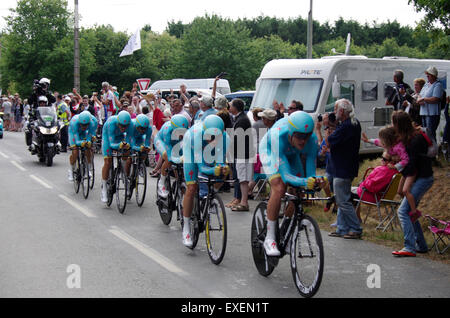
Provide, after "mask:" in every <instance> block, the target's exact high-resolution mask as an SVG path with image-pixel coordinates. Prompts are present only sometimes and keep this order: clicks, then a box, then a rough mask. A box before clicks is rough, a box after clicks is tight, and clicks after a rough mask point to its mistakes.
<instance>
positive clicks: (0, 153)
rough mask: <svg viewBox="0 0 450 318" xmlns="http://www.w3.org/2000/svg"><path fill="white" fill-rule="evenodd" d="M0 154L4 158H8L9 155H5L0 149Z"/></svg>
mask: <svg viewBox="0 0 450 318" xmlns="http://www.w3.org/2000/svg"><path fill="white" fill-rule="evenodd" d="M0 156H2V157H3V158H5V159H9V156H7V155H5V154H4V153H3V152H1V151H0Z"/></svg>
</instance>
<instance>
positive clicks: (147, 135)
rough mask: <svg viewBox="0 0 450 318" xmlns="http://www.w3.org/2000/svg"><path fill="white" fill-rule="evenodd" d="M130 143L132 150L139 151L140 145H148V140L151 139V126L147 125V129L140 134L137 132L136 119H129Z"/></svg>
mask: <svg viewBox="0 0 450 318" xmlns="http://www.w3.org/2000/svg"><path fill="white" fill-rule="evenodd" d="M130 127H131V128H130V130H131V133H130V137H131V138H130V145H131V149H133V150H134V151H140V150H141V146H144V147H147V148H149V147H150V142H151V139H152V127H150V126H149V127H148V128H147V130H146V131H145V132H144V133H143V134H141V133H140V132H139V130H137V127H138V126H137V123H136V119H133V120H132V121H131V124H130Z"/></svg>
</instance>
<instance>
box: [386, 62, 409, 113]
mask: <svg viewBox="0 0 450 318" xmlns="http://www.w3.org/2000/svg"><path fill="white" fill-rule="evenodd" d="M403 78H404V74H403V71H401V70H396V71H394V82H395V87H394V89H393V90H392V93H391V94H390V95H389V97H388V99H387V100H386V105H392V106H394V110H398V109H400V107H402V105H403V103H404V101H405V100H406V94H412V93H413V91H412V89H411V87H410V86H409V85H408V84H406V83H405V82H403Z"/></svg>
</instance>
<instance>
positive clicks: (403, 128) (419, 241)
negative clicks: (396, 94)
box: [392, 111, 434, 257]
mask: <svg viewBox="0 0 450 318" xmlns="http://www.w3.org/2000/svg"><path fill="white" fill-rule="evenodd" d="M392 123H393V125H394V128H395V130H396V131H397V134H398V135H399V136H401V137H402V140H403V142H404V143H405V145H406V150H407V151H408V155H409V161H410V165H411V167H412V169H413V170H415V171H416V172H417V174H416V180H415V182H414V184H413V185H412V188H411V194H412V195H413V197H414V198H415V200H416V206H417V207H418V206H419V203H420V200H421V199H422V197H423V196H424V195H425V193H426V192H427V191H428V190H429V189H430V188H431V187H432V185H433V182H434V178H433V168H432V160H431V158H429V157H428V156H427V152H428V143H427V141H426V139H425V138H424V136H423V135H422V134H421V133H420V132H418V130H416V129H415V128H414V126H413V125H412V121H411V118H410V117H409V116H408V114H406V113H405V112H402V111H399V112H394V113H393V114H392ZM410 210H411V209H410V207H409V204H408V200H407V199H406V198H404V199H403V201H402V203H401V204H400V207H399V209H398V211H397V213H398V217H399V219H400V224H401V226H402V229H403V237H404V248H403V249H401V250H400V251H394V252H392V254H393V255H394V256H398V257H415V256H416V253H427V252H428V246H427V243H426V241H425V238H424V236H423V231H422V227H421V225H420V222H418V217H419V216H418V215H416V216H410Z"/></svg>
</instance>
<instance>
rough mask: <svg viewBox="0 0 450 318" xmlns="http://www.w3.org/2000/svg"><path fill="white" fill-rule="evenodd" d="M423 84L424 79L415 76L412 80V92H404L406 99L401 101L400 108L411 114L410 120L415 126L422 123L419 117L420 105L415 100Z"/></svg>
mask: <svg viewBox="0 0 450 318" xmlns="http://www.w3.org/2000/svg"><path fill="white" fill-rule="evenodd" d="M424 85H425V80H424V79H423V78H416V79H415V80H414V93H413V94H412V95H411V94H408V93H406V101H405V102H404V103H403V107H402V109H403V110H404V111H405V112H407V113H408V114H409V116H411V119H412V121H413V122H414V124H415V125H416V126H421V125H422V119H421V117H420V105H419V104H418V103H417V100H418V99H419V97H420V92H421V91H422V89H423V87H424Z"/></svg>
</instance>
